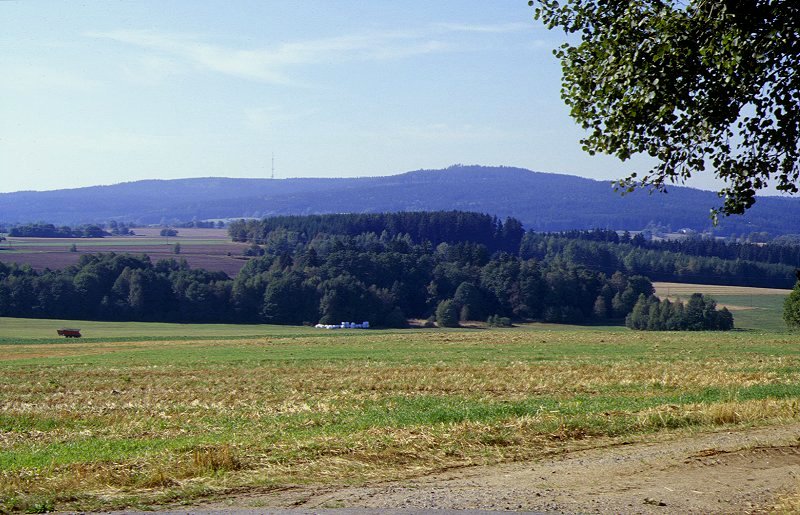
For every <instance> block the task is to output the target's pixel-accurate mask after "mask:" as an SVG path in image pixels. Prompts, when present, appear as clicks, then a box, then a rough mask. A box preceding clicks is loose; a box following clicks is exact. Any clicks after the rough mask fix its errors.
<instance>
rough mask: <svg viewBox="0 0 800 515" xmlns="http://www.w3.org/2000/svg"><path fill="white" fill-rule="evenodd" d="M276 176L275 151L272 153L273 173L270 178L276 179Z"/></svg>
mask: <svg viewBox="0 0 800 515" xmlns="http://www.w3.org/2000/svg"><path fill="white" fill-rule="evenodd" d="M274 178H275V153H274V152H273V153H272V175H271V176H270V179H274Z"/></svg>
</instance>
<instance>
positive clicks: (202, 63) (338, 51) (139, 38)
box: [86, 23, 530, 85]
mask: <svg viewBox="0 0 800 515" xmlns="http://www.w3.org/2000/svg"><path fill="white" fill-rule="evenodd" d="M529 28H530V27H529V26H528V25H526V24H522V23H509V24H497V25H469V24H460V23H438V24H433V25H430V26H427V27H423V28H420V29H414V30H393V31H372V32H364V33H359V34H349V35H342V36H336V37H330V38H319V39H310V40H304V41H292V42H286V43H281V44H278V45H274V46H271V47H264V48H251V49H241V48H234V47H230V46H225V45H221V44H214V43H209V42H207V41H203V40H202V39H200V38H197V37H194V36H189V35H183V34H168V33H161V32H155V31H146V30H114V31H106V32H90V33H87V34H86V35H87V36H89V37H93V38H99V39H107V40H112V41H116V42H118V43H123V44H127V45H132V46H135V47H139V48H142V49H146V50H149V51H151V52H153V53H154V54H155V56H154V57H151V58H150V59H155V61H152V62H151V63H150V64H152V63H156V64H159V65H163V64H165V63H167V64H169V65H170V66H171V67H172V68H175V67H177V66H178V65H180V64H181V63H183V64H186V65H188V66H190V67H192V68H194V69H197V70H203V71H208V72H215V73H222V74H226V75H230V76H235V77H240V78H244V79H250V80H256V81H260V82H266V83H271V84H282V85H297V82H296V81H295V80H294V79H293V78H292V76H291V68H292V67H297V66H301V65H313V64H321V63H338V62H345V61H378V60H390V59H403V58H408V57H412V56H415V55H424V54H432V53H441V52H448V51H456V50H458V49H459V48H460V47H459V45H458V44H457V43H456V42H452V41H447V39H448V35H454V34H457V33H506V32H516V31H521V30H524V29H529ZM150 68H153V69H152V70H150V71H155V72H160V71H162V70H161V68H159V67H158V66H156V67H152V66H151V67H150Z"/></svg>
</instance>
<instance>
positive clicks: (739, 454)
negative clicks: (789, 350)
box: [202, 423, 800, 513]
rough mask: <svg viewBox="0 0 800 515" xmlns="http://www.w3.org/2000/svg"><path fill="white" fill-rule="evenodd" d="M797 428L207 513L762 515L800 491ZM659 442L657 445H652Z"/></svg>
mask: <svg viewBox="0 0 800 515" xmlns="http://www.w3.org/2000/svg"><path fill="white" fill-rule="evenodd" d="M799 437H800V424H797V423H794V424H791V425H785V426H778V427H770V428H757V429H746V430H738V431H730V432H715V433H702V434H689V433H676V434H672V435H669V436H667V437H666V439H665V437H664V436H663V435H660V436H658V437H651V438H650V439H649V441H648V439H642V440H640V441H638V442H633V443H631V442H625V441H608V440H605V441H603V440H597V441H596V442H595V443H594V444H593V445H594V447H593V448H589V449H578V450H572V451H564V452H563V453H561V454H557V455H553V456H549V457H545V458H542V459H539V460H536V461H525V462H518V463H510V464H502V465H494V466H485V467H469V468H460V469H452V470H448V471H445V472H441V473H438V474H434V475H429V476H424V477H419V478H416V479H412V480H407V481H399V482H382V483H375V484H369V485H366V486H339V487H315V486H297V487H295V488H290V489H284V490H281V491H276V492H268V493H255V494H246V495H237V496H234V497H231V498H228V499H224V500H222V501H218V502H216V503H214V504H209V505H206V506H203V507H202V508H205V509H226V510H228V509H236V508H238V509H248V508H252V507H261V508H289V507H291V508H298V509H301V510H314V509H319V508H325V507H337V508H366V509H376V510H380V509H411V510H415V511H416V510H419V511H427V510H433V509H437V510H438V509H445V510H446V509H471V510H515V511H543V512H549V513H764V512H767V511H769V510H770V508H771V507H772V506H774V505H775V503H776V502H777V499H778V497H779V496H780V495H782V494H784V493H787V492H792V491H795V490H796V489H797V487H798V484H800V482H799V479H798V478H800V476H799V474H800V447H798V445H800V444H798V439H799ZM655 438H658V439H659V441H653V440H654V439H655Z"/></svg>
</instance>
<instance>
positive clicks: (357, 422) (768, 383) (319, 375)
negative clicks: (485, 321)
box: [0, 319, 800, 511]
mask: <svg viewBox="0 0 800 515" xmlns="http://www.w3.org/2000/svg"><path fill="white" fill-rule="evenodd" d="M36 323H42V322H41V321H37V322H36ZM0 325H2V327H3V328H4V335H3V336H4V337H3V339H2V341H1V343H2V347H1V348H2V352H1V353H0V500H1V502H0V509H2V510H3V511H22V510H27V511H45V510H50V509H59V510H68V509H69V510H91V509H111V508H125V507H136V508H145V507H151V506H157V505H163V504H169V503H174V502H184V501H186V502H190V501H197V500H199V499H201V498H208V497H212V498H213V497H215V496H219V495H222V494H224V493H226V492H232V491H241V489H253V488H255V489H260V491H268V490H270V489H279V488H281V487H284V486H286V485H297V484H301V485H302V484H339V485H344V484H360V483H364V482H367V481H370V480H376V479H401V478H409V477H415V476H420V475H423V474H427V473H431V472H435V471H440V470H445V469H449V468H452V467H457V466H464V465H474V464H490V463H499V462H510V461H518V460H525V459H536V458H541V457H543V456H546V455H551V454H553V453H557V452H560V451H562V450H564V449H567V448H570V447H571V446H575V445H580V446H587V447H592V446H594V445H595V444H594V443H593V442H597V445H599V444H600V443H601V442H607V441H608V439H609V438H612V439H613V438H634V437H639V436H642V435H650V436H651V437H656V438H657V436H658V435H659V434H661V433H663V432H665V431H669V432H673V434H674V431H675V430H678V431H681V430H683V431H690V432H691V431H695V430H709V429H714V428H720V427H725V428H732V427H741V426H749V425H770V424H779V423H784V422H788V421H797V420H798V419H799V418H800V403H799V402H798V399H797V397H798V394H800V348H798V347H797V345H796V344H795V339H794V338H792V337H791V335H788V334H763V335H759V334H755V333H752V332H738V333H737V332H734V333H729V334H719V333H694V334H688V333H684V334H680V333H647V334H643V333H634V332H630V331H627V330H624V329H620V328H598V329H595V330H585V329H584V330H573V329H570V328H564V329H562V330H551V329H549V328H543V327H539V326H528V327H521V328H516V329H506V330H446V331H445V330H409V331H341V332H324V331H319V330H313V329H307V328H286V327H274V326H260V327H258V329H259V332H260V334H261V335H260V336H249V337H248V336H246V335H245V333H244V332H236V330H235V329H234V328H235V326H231V331H232V332H231V334H232V335H235V336H230V337H225V336H210V337H206V338H204V339H200V338H198V337H193V335H197V334H202V327H203V326H176V327H172V326H171V325H169V324H163V325H162V326H161V328H160V329H156V330H151V332H150V333H149V334H150V336H149V337H148V338H147V339H137V338H135V337H132V336H131V332H132V331H135V330H136V326H140V327H142V328H143V327H144V326H145V325H146V324H127V325H126V324H117V325H102V324H96V325H94V326H91V324H90V325H88V326H87V325H86V324H85V323H81V322H78V323H76V325H79V326H82V327H91V328H92V329H93V331H94V335H95V337H94V338H91V339H89V340H85V341H69V342H66V341H59V340H53V339H49V337H46V338H42V339H40V337H39V335H38V333H36V331H33V332H31V331H26V330H25V321H19V320H11V319H3V320H0ZM179 329H182V333H181V334H183V335H184V336H183V337H182V338H176V337H175V336H172V335H173V334H175V333H174V332H173V331H178V330H179ZM217 329H218V330H221V329H222V328H221V327H218V328H217ZM251 329H255V327H253V326H251V327H250V328H247V329H246V330H251ZM159 334H160V336H159Z"/></svg>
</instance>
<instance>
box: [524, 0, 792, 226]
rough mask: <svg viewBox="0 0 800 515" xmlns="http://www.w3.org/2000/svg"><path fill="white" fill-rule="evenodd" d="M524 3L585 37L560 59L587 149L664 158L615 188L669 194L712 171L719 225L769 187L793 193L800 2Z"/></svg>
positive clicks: (548, 21)
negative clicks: (669, 188)
mask: <svg viewBox="0 0 800 515" xmlns="http://www.w3.org/2000/svg"><path fill="white" fill-rule="evenodd" d="M528 3H529V5H531V6H534V5H535V7H536V11H535V17H536V18H537V19H540V20H542V21H543V22H544V24H545V25H546V26H547V28H549V29H553V28H556V27H558V28H561V29H563V30H564V31H565V32H566V33H568V34H575V35H577V36H578V37H579V38H580V42H579V43H575V44H572V43H566V44H564V45H562V46H561V47H560V48H558V49H556V50H555V52H554V53H555V55H556V56H557V57H558V58H559V59H560V61H561V65H562V69H563V82H562V90H561V95H562V98H563V99H564V101H565V102H566V103H567V105H568V106H569V107H570V112H571V115H572V117H573V118H575V119H576V120H577V121H578V122H579V123H580V124H581V125H582V127H583V128H584V129H586V130H588V136H586V138H584V139H583V140H582V144H583V148H584V150H586V151H587V152H589V153H590V154H594V153H596V152H601V153H607V154H612V155H615V156H617V157H618V158H620V159H621V160H627V159H629V158H630V157H631V156H632V155H634V154H638V153H644V154H647V155H649V156H651V157H654V158H656V159H657V164H655V165H654V166H653V168H651V169H650V170H649V171H647V172H646V173H645V174H644V175H643V176H641V177H640V176H637V174H636V173H633V174H631V175H630V176H629V177H626V178H624V179H621V180H619V181H618V182H617V183H616V187H617V188H618V189H622V190H625V191H633V190H634V189H636V188H638V187H648V188H652V189H654V190H659V191H663V190H665V188H666V184H667V183H683V182H684V181H685V180H686V179H688V178H689V177H691V176H692V175H693V174H695V173H697V172H702V171H704V170H705V169H706V168H710V169H712V170H713V172H714V174H715V175H716V176H717V177H719V178H720V179H723V180H724V181H725V186H724V187H723V188H722V189H721V190H720V191H719V195H720V197H722V198H723V199H724V202H723V203H722V205H721V206H719V207H718V208H716V209H713V210H712V214H713V216H714V217H716V216H717V215H718V214H723V215H730V214H741V213H743V212H745V211H746V210H747V209H748V208H749V207H751V206H752V205H753V204H754V203H755V201H756V197H755V195H756V193H757V192H758V191H759V190H761V189H762V188H764V187H766V186H767V185H768V184H773V185H774V186H775V187H776V189H778V190H779V191H783V192H791V193H797V191H798V186H797V183H798V175H799V174H800V145H799V142H800V139H799V138H800V73H798V71H800V70H798V68H799V67H800V37H798V33H800V2H797V1H796V0H726V1H712V0H688V1H686V2H680V1H676V0H605V1H592V0H565V1H563V2H558V1H556V0H538V1H536V2H533V1H531V2H528Z"/></svg>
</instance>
